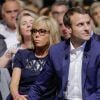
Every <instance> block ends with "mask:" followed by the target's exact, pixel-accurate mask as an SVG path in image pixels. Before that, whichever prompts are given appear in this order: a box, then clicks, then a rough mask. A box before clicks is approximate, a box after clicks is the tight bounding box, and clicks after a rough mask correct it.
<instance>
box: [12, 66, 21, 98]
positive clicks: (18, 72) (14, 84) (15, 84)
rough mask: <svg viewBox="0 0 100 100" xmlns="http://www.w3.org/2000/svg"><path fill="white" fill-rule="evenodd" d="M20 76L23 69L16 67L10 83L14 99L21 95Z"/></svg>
mask: <svg viewBox="0 0 100 100" xmlns="http://www.w3.org/2000/svg"><path fill="white" fill-rule="evenodd" d="M20 77H21V69H20V68H14V69H13V73H12V79H11V83H10V91H11V95H12V97H13V99H14V98H16V96H18V95H19V92H18V88H19V81H20Z"/></svg>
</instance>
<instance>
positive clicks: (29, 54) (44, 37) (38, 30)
mask: <svg viewBox="0 0 100 100" xmlns="http://www.w3.org/2000/svg"><path fill="white" fill-rule="evenodd" d="M32 38H33V47H34V48H33V49H24V50H18V52H17V53H16V55H15V58H14V61H13V67H14V69H13V74H12V79H11V84H10V90H11V95H12V97H13V99H14V100H23V99H24V98H25V97H26V95H27V94H28V91H29V89H30V87H31V85H33V84H34V82H35V81H36V79H37V77H38V75H39V74H40V72H41V71H42V69H43V68H44V65H45V63H46V61H47V60H48V49H49V47H50V46H51V45H53V44H55V43H58V42H59V41H60V36H59V28H58V24H57V23H56V21H55V20H54V19H53V18H51V17H47V16H40V17H39V18H37V19H36V20H35V21H34V24H33V29H32ZM51 87H52V86H50V88H51ZM50 88H48V89H50ZM52 91H54V90H52ZM50 94H52V92H51V93H46V94H44V96H43V97H41V99H43V100H46V99H47V97H48V95H50ZM49 98H50V96H49ZM47 100H49V99H47ZM51 100H52V99H51Z"/></svg>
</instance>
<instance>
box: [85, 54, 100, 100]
mask: <svg viewBox="0 0 100 100" xmlns="http://www.w3.org/2000/svg"><path fill="white" fill-rule="evenodd" d="M97 63H98V64H97V73H96V76H97V86H96V91H95V92H94V93H92V94H91V95H90V96H88V97H86V98H85V100H100V56H99V57H98V61H97ZM94 80H96V79H94Z"/></svg>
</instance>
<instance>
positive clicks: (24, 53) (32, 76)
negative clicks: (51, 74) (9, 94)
mask: <svg viewBox="0 0 100 100" xmlns="http://www.w3.org/2000/svg"><path fill="white" fill-rule="evenodd" d="M46 60H47V57H44V58H37V57H36V56H35V54H34V51H33V49H24V50H18V52H17V53H16V55H15V58H14V61H13V66H14V67H17V68H20V69H21V70H22V72H21V80H20V83H19V93H20V94H28V91H29V89H30V87H31V85H33V84H34V82H35V81H36V79H37V76H38V75H39V74H40V72H41V71H42V69H43V66H44V65H45V63H46Z"/></svg>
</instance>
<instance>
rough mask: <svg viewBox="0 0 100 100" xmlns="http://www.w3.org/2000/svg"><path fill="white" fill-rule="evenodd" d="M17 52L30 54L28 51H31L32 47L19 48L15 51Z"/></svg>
mask: <svg viewBox="0 0 100 100" xmlns="http://www.w3.org/2000/svg"><path fill="white" fill-rule="evenodd" d="M17 53H20V54H30V53H33V50H32V49H19V50H18V51H17Z"/></svg>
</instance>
